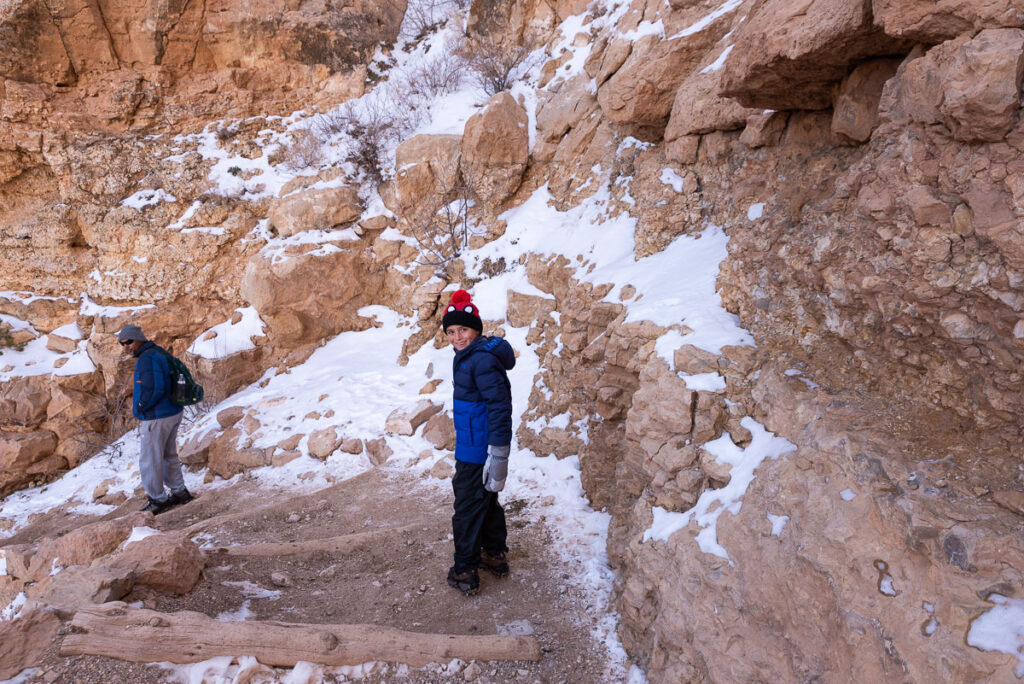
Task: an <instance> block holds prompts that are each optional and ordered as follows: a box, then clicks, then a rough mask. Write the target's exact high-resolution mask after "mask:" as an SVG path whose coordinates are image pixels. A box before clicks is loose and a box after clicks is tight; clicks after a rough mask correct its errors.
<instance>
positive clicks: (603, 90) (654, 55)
mask: <svg viewBox="0 0 1024 684" xmlns="http://www.w3.org/2000/svg"><path fill="white" fill-rule="evenodd" d="M687 16H688V17H693V14H692V13H687ZM734 18H735V17H734V15H731V14H729V13H726V14H724V15H721V16H718V17H716V18H715V19H714V20H713V21H712V22H711V23H710V24H709V25H707V26H705V27H704V28H703V30H699V31H693V30H691V29H690V27H691V26H692V25H693V24H689V25H687V26H680V27H679V29H680V30H676V31H673V28H670V27H669V26H666V31H665V33H666V34H667V37H666V38H662V37H660V36H657V35H647V36H643V37H641V38H639V39H637V40H636V41H635V42H633V44H632V49H631V50H630V51H629V56H628V57H626V58H625V60H624V61H623V62H622V64H621V65H620V66H619V67H618V68H617V69H616V70H615V73H614V74H612V75H611V76H610V77H609V78H608V80H606V81H605V82H604V83H602V84H601V86H600V87H599V88H598V91H597V101H598V102H599V103H600V105H601V111H603V112H604V114H605V116H607V117H608V118H609V119H611V120H612V121H613V122H614V123H616V124H620V125H628V126H650V127H653V128H655V129H663V128H664V127H665V124H666V123H667V122H668V120H669V115H670V114H671V112H672V106H673V102H674V100H675V96H676V91H677V90H678V88H679V86H680V84H681V83H682V82H683V81H684V80H685V79H686V78H687V76H689V75H690V74H691V73H693V72H694V71H695V70H696V68H697V67H698V66H699V65H700V63H701V62H702V61H703V60H704V59H705V58H706V56H707V54H708V52H709V51H710V50H711V48H712V47H713V46H714V45H715V44H716V43H717V42H718V41H719V40H720V39H721V38H722V36H724V35H725V34H726V33H727V32H728V31H729V28H730V25H731V24H732V22H733V20H734ZM614 54H615V53H614V52H609V56H612V55H614ZM619 56H620V55H619ZM616 57H618V56H616ZM615 61H617V58H616V59H615ZM613 64H614V62H613Z"/></svg>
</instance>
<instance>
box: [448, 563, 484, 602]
mask: <svg viewBox="0 0 1024 684" xmlns="http://www.w3.org/2000/svg"><path fill="white" fill-rule="evenodd" d="M448 584H449V586H452V587H455V588H456V589H458V590H459V591H461V592H462V593H463V594H465V595H466V596H472V595H473V594H475V593H477V592H478V591H480V577H479V576H478V575H477V574H476V570H466V571H465V572H455V567H454V566H453V567H451V568H449V569H448Z"/></svg>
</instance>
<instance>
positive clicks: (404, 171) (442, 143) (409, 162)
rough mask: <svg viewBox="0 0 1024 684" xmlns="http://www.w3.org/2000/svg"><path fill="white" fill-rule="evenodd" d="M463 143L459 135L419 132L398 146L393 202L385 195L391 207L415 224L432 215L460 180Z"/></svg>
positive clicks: (407, 220)
mask: <svg viewBox="0 0 1024 684" xmlns="http://www.w3.org/2000/svg"><path fill="white" fill-rule="evenodd" d="M461 144H462V136H459V135H416V136H413V137H412V138H409V139H408V140H406V141H404V142H403V143H402V144H401V145H399V146H398V148H397V149H396V150H395V180H394V194H393V196H392V201H390V203H389V201H388V198H387V196H386V195H387V193H383V194H382V197H384V201H385V203H386V204H387V206H388V208H389V209H391V210H392V211H393V212H395V213H396V214H398V215H399V216H402V217H404V219H405V221H406V222H408V223H411V224H414V225H415V224H420V223H422V222H424V221H426V220H427V219H428V218H429V217H431V216H433V215H434V214H435V213H436V212H437V210H438V209H439V208H440V207H441V205H442V204H443V203H444V199H445V194H446V193H448V192H451V191H452V190H454V189H455V188H456V187H457V186H458V184H459V182H460V178H461V177H460V174H459V160H460V157H461V149H460V148H461Z"/></svg>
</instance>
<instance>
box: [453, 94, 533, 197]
mask: <svg viewBox="0 0 1024 684" xmlns="http://www.w3.org/2000/svg"><path fill="white" fill-rule="evenodd" d="M527 123H528V122H527V117H526V110H525V109H524V108H523V106H522V105H520V104H519V103H518V102H516V101H515V99H514V98H513V97H512V96H511V95H509V94H508V93H507V92H505V93H498V94H497V95H495V96H493V97H492V98H491V99H489V100H488V101H487V103H486V104H485V105H484V107H483V109H481V110H480V111H479V112H477V113H476V114H474V115H473V116H471V117H469V120H468V121H466V128H465V132H464V133H463V136H462V148H461V149H462V159H461V164H460V168H461V170H462V176H463V177H464V178H465V179H466V182H467V183H468V184H469V186H470V187H471V188H472V190H473V194H474V195H475V196H476V197H477V198H479V199H480V201H482V202H483V203H484V204H485V205H486V206H489V207H497V206H499V205H500V204H501V203H502V202H504V201H505V200H506V199H508V198H509V197H511V196H512V193H514V192H515V191H516V190H517V189H518V188H519V184H520V183H522V180H523V174H524V173H526V165H527V161H528V160H529V157H530V133H529V127H528V125H527Z"/></svg>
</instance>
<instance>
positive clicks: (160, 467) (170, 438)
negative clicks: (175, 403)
mask: <svg viewBox="0 0 1024 684" xmlns="http://www.w3.org/2000/svg"><path fill="white" fill-rule="evenodd" d="M181 416H182V413H177V414H175V415H173V416H167V417H166V418H155V419H154V420H144V421H142V422H141V423H140V424H139V433H140V434H141V436H142V448H141V449H140V451H139V474H140V475H141V476H142V488H143V489H145V490H146V495H147V496H148V497H149V498H150V499H155V500H156V501H163V500H164V499H165V498H167V494H166V493H165V492H164V485H165V484H166V485H167V486H168V487H170V489H171V492H172V493H174V492H180V491H182V490H184V489H185V478H184V477H183V476H182V474H181V461H179V460H178V444H177V441H178V426H179V425H181Z"/></svg>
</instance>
